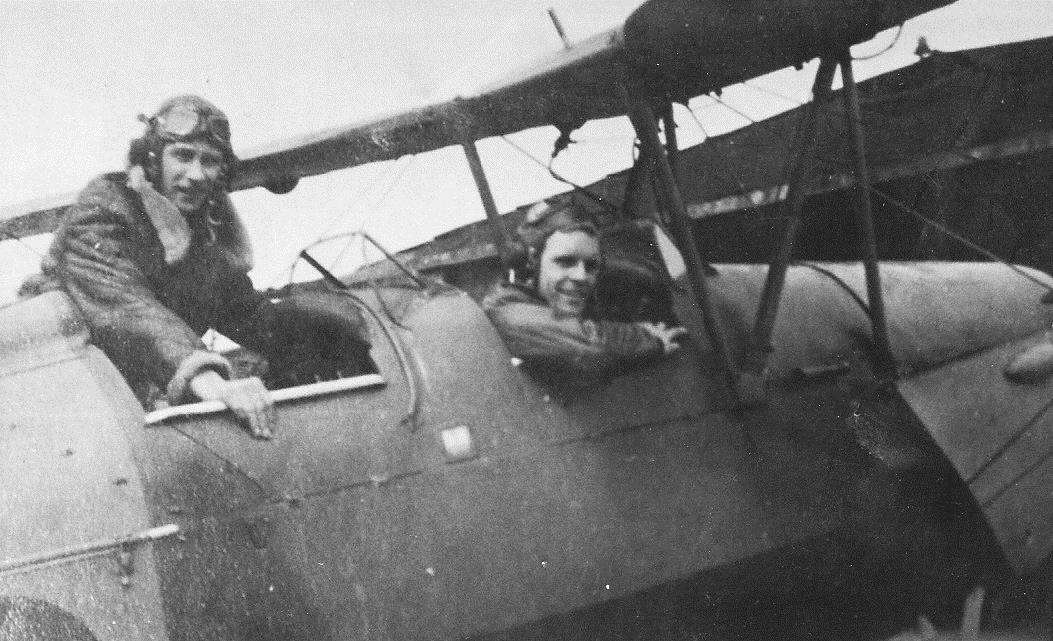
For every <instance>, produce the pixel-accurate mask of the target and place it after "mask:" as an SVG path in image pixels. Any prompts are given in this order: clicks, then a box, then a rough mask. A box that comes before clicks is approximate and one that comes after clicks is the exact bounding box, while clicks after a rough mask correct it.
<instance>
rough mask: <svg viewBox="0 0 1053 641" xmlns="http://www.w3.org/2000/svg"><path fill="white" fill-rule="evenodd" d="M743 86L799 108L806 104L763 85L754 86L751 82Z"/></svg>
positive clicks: (747, 81) (744, 83)
mask: <svg viewBox="0 0 1053 641" xmlns="http://www.w3.org/2000/svg"><path fill="white" fill-rule="evenodd" d="M742 86H743V87H749V88H750V89H753V90H754V91H759V92H761V93H766V94H768V95H769V96H775V97H776V98H780V99H782V100H785V101H786V102H788V103H790V104H792V105H795V106H797V107H802V106H804V104H805V103H803V102H801V101H800V100H798V99H796V98H791V97H790V96H787V95H786V94H784V93H782V92H779V91H775V90H774V89H769V88H767V87H763V86H761V85H757V84H754V83H752V82H750V81H749V80H746V81H744V82H743V83H742Z"/></svg>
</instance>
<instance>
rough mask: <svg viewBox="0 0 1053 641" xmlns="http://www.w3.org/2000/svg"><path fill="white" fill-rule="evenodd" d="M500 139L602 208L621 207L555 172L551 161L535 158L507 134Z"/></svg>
mask: <svg viewBox="0 0 1053 641" xmlns="http://www.w3.org/2000/svg"><path fill="white" fill-rule="evenodd" d="M501 140H504V141H505V142H506V143H508V144H509V145H511V146H512V148H513V149H515V150H516V151H518V152H519V153H521V154H523V155H524V156H526V157H527V158H529V159H530V160H531V161H533V162H534V163H535V164H537V165H538V166H539V167H543V168H544V169H545V171H547V172H548V173H549V175H550V176H552V178H554V179H555V180H558V181H559V182H561V183H563V184H565V185H570V186H571V187H573V188H574V190H575V191H577V192H579V193H581V194H583V195H585V196H587V197H588V198H589V199H590V200H592V201H593V202H595V203H596V204H598V205H600V206H601V207H603V208H604V209H608V210H611V211H619V210H621V207H622V204H623V203H619V202H612V201H610V200H609V199H607V198H605V197H603V196H601V195H599V194H597V193H595V192H593V191H592V190H590V189H587V188H585V187H582V186H581V185H579V184H577V183H575V182H573V181H571V180H569V179H567V178H564V177H563V176H562V175H561V174H559V173H557V172H556V170H554V169H553V168H552V162H551V161H550V162H549V163H547V164H546V163H544V162H542V161H541V160H540V159H539V158H537V157H536V156H534V155H533V154H531V153H530V152H529V151H527V150H526V149H523V148H522V147H520V146H519V145H517V144H516V143H515V142H513V141H512V140H511V139H509V138H508V136H501ZM553 160H554V159H553Z"/></svg>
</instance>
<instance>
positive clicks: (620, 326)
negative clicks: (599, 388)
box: [487, 302, 666, 375]
mask: <svg viewBox="0 0 1053 641" xmlns="http://www.w3.org/2000/svg"><path fill="white" fill-rule="evenodd" d="M487 315H488V316H489V317H490V320H491V321H492V322H493V323H494V326H495V327H496V328H497V330H498V332H499V333H500V334H501V337H502V338H503V339H504V341H505V344H506V345H507V346H508V349H509V351H510V352H512V354H513V355H515V356H517V357H519V358H522V359H523V360H524V361H527V362H531V363H536V364H541V365H546V366H552V367H559V368H563V369H567V370H571V371H574V372H577V373H580V374H585V375H596V374H602V373H604V372H606V371H608V370H611V369H614V368H617V367H620V366H624V365H627V364H629V363H634V362H638V361H642V360H646V359H649V358H653V357H656V356H660V355H661V354H663V353H665V352H666V349H665V348H664V342H663V340H661V339H660V338H659V337H658V336H656V335H655V334H654V333H652V332H651V331H649V330H648V329H647V328H645V327H644V324H643V323H619V322H615V321H591V320H580V319H577V318H562V319H557V318H555V316H554V315H553V314H552V310H551V309H550V308H549V307H548V306H546V305H542V304H535V303H530V302H504V303H502V304H499V305H494V306H488V308H487Z"/></svg>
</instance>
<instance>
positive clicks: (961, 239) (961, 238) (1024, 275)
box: [870, 186, 1053, 291]
mask: <svg viewBox="0 0 1053 641" xmlns="http://www.w3.org/2000/svg"><path fill="white" fill-rule="evenodd" d="M870 191H871V192H872V193H874V194H875V195H877V196H880V197H881V198H882V199H884V200H885V201H887V202H888V203H890V204H891V205H893V206H895V207H897V208H899V209H900V210H902V211H904V212H906V213H908V214H910V215H911V216H914V217H915V218H917V219H918V220H920V221H922V222H923V223H925V224H927V225H931V226H932V227H933V228H935V229H936V230H938V231H940V232H941V233H943V234H946V235H947V236H949V237H951V238H953V239H954V240H956V241H958V242H960V243H961V244H963V245H965V246H966V247H968V248H969V249H972V250H973V251H975V252H978V253H980V254H982V255H984V256H986V257H987V258H990V259H991V260H993V261H995V262H999V263H1002V264H1003V265H1005V266H1006V267H1008V268H1009V269H1010V270H1012V271H1013V272H1014V273H1016V274H1017V275H1018V276H1020V277H1022V278H1025V279H1027V280H1029V281H1031V282H1032V283H1035V284H1036V285H1038V286H1039V287H1042V288H1043V289H1046V290H1047V291H1053V286H1051V285H1049V284H1047V283H1044V282H1042V281H1041V280H1039V279H1037V278H1035V277H1034V276H1032V275H1031V274H1028V273H1027V272H1025V271H1024V270H1022V269H1020V268H1019V267H1017V266H1016V265H1014V264H1012V263H1010V262H1009V261H1008V260H1006V259H1004V258H1002V257H1001V256H999V255H998V254H995V253H994V252H993V251H991V250H989V249H987V248H985V247H983V246H981V245H978V244H977V243H974V242H973V241H971V240H969V239H968V238H966V237H965V236H962V235H961V234H958V233H957V232H955V231H954V230H952V229H950V228H949V227H947V226H946V225H943V224H941V223H939V222H937V221H935V220H933V219H931V218H929V217H928V216H926V215H924V214H922V213H921V212H919V211H918V210H916V209H914V208H913V207H911V206H909V205H907V204H906V203H904V202H902V201H900V200H898V199H896V198H894V197H892V196H890V195H889V194H886V193H885V192H883V191H881V190H880V189H878V188H877V187H874V186H871V187H870Z"/></svg>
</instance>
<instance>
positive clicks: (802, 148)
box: [743, 49, 896, 400]
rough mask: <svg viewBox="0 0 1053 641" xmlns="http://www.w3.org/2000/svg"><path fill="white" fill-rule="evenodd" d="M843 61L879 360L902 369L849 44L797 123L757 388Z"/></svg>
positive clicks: (759, 339) (765, 302)
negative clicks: (823, 116) (891, 326)
mask: <svg viewBox="0 0 1053 641" xmlns="http://www.w3.org/2000/svg"><path fill="white" fill-rule="evenodd" d="M838 66H840V67H841V77H842V79H843V84H844V90H843V92H842V98H843V101H844V114H845V116H844V117H845V129H846V131H847V132H848V146H849V151H850V152H851V153H852V160H853V165H854V166H853V173H854V174H855V179H856V224H857V226H858V228H859V234H860V248H861V250H862V254H863V265H864V270H865V272H866V283H867V301H868V305H867V312H868V314H869V315H870V323H871V327H872V335H873V341H874V348H875V351H876V363H875V366H876V368H877V369H878V373H879V374H880V375H881V376H882V377H885V378H888V379H894V378H895V375H896V362H895V359H894V357H893V356H892V347H891V344H890V342H889V337H888V324H887V321H886V318H885V304H884V299H883V297H882V293H881V273H880V271H879V270H878V260H877V240H876V238H875V235H874V220H873V214H872V209H871V202H870V174H869V170H868V168H867V162H866V151H865V143H864V140H863V128H862V124H861V115H860V109H859V92H858V90H857V88H856V84H855V78H854V76H853V73H852V56H851V54H850V53H849V52H848V49H843V50H841V51H839V52H838V53H837V55H836V57H829V56H823V57H822V58H820V62H819V70H818V71H817V72H816V75H815V84H814V85H813V86H812V102H810V103H809V105H808V108H807V110H806V111H805V112H804V114H803V116H802V120H801V123H800V125H799V126H798V128H797V133H796V139H795V141H794V158H793V159H792V161H791V173H790V179H789V184H788V186H787V193H786V199H785V201H784V207H788V208H789V216H788V217H787V221H786V228H785V230H784V231H783V236H782V241H781V242H780V244H779V246H778V248H777V249H776V253H775V256H774V257H773V258H772V261H771V265H770V266H769V268H768V277H767V281H766V282H765V285H764V292H763V293H762V295H761V301H760V304H759V306H758V307H757V315H756V317H755V320H754V326H753V336H752V340H751V345H750V350H749V352H748V353H747V355H746V358H745V364H744V370H745V371H744V372H743V374H744V376H745V377H746V379H747V380H748V382H749V386H750V389H752V390H762V389H763V380H764V370H765V368H766V367H767V362H768V356H769V355H770V354H771V351H772V344H771V336H772V332H773V331H774V328H775V319H776V317H777V316H778V311H779V298H780V296H781V294H782V289H783V285H784V284H785V281H786V269H787V266H788V265H789V263H790V260H791V259H792V257H793V249H794V244H795V243H796V240H797V234H798V231H799V230H800V224H801V209H802V205H803V203H804V189H803V184H802V183H803V182H804V176H805V175H806V173H807V172H806V169H807V166H808V163H809V157H810V156H811V155H812V153H813V150H814V147H815V144H816V138H817V135H818V127H817V121H818V115H819V112H820V111H821V110H822V107H823V105H824V103H825V101H826V98H827V97H828V96H829V93H830V87H831V84H832V83H833V78H834V70H835V69H836V68H837V67H838ZM752 396H753V395H752V394H751V397H752ZM758 400H759V399H758Z"/></svg>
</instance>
